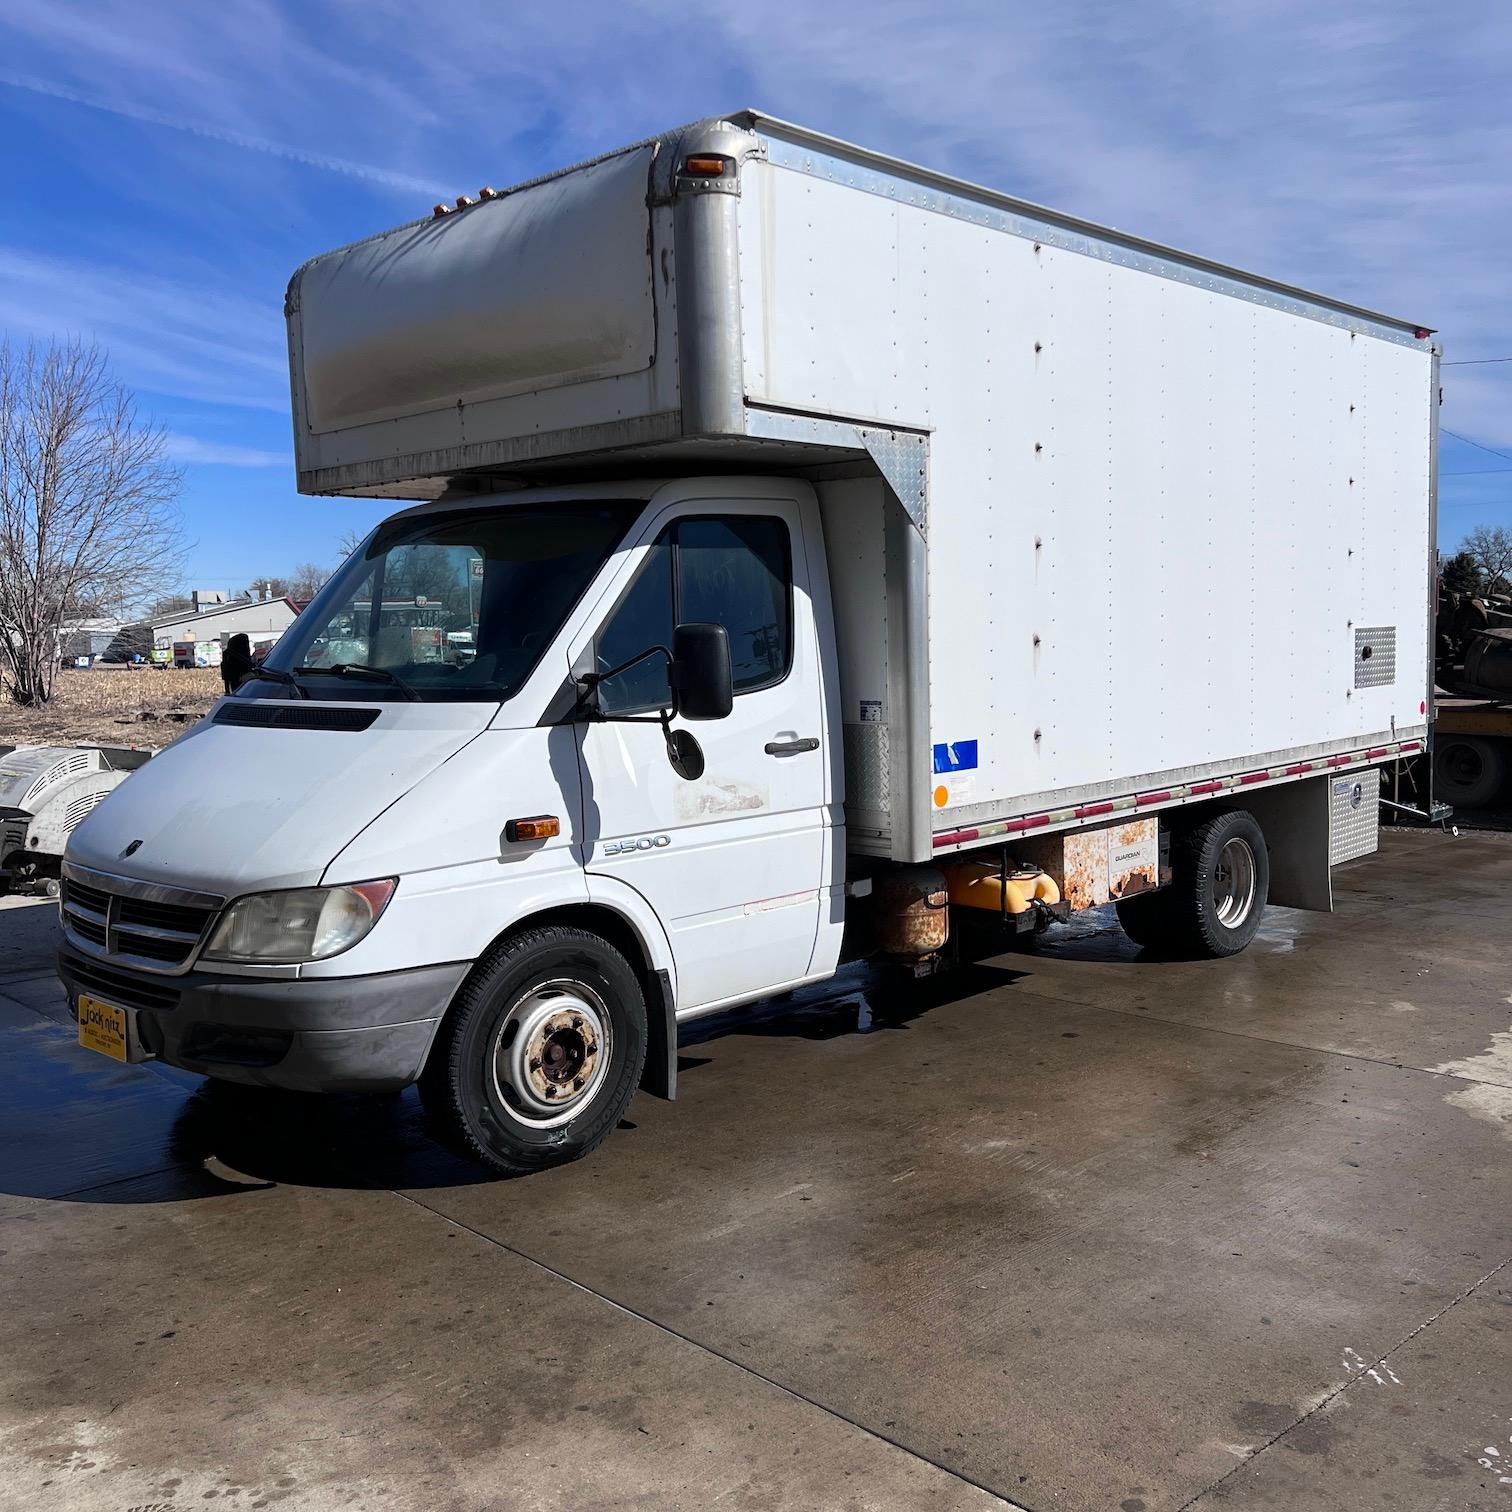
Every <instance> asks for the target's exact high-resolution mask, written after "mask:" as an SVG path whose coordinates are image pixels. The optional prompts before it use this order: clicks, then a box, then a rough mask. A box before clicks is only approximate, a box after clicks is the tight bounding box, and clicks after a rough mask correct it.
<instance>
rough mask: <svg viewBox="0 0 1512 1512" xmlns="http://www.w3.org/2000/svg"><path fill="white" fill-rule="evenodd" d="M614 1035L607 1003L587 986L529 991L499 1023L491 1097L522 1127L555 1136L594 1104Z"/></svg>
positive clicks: (556, 984) (554, 985)
mask: <svg viewBox="0 0 1512 1512" xmlns="http://www.w3.org/2000/svg"><path fill="white" fill-rule="evenodd" d="M613 1051H614V1031H613V1029H612V1027H611V1024H610V1019H609V1010H608V1009H607V1008H606V1007H605V1006H604V1000H603V999H602V998H601V997H600V996H599V995H598V993H596V992H595V991H594V990H593V989H592V988H591V987H589V986H587V985H586V984H585V983H583V982H577V981H572V980H570V979H566V978H564V979H561V980H558V981H551V982H542V983H540V984H539V985H538V986H535V987H532V988H531V989H530V990H529V991H528V992H527V993H525V994H524V996H523V997H521V998H519V999H518V1001H516V1002H515V1004H514V1005H513V1006H512V1007H511V1008H510V1010H509V1011H508V1012H507V1013H506V1014H505V1015H504V1017H503V1019H502V1020H501V1021H500V1023H499V1029H498V1033H497V1034H496V1035H495V1036H494V1041H493V1053H492V1055H491V1057H490V1060H491V1062H492V1071H493V1079H494V1091H495V1092H496V1093H497V1094H498V1098H499V1101H500V1102H501V1103H503V1104H504V1106H505V1107H506V1108H508V1109H509V1112H510V1114H511V1115H512V1116H513V1117H515V1118H517V1119H518V1120H519V1121H520V1122H521V1123H523V1124H528V1125H530V1127H532V1128H535V1129H554V1128H557V1127H558V1126H560V1125H561V1124H564V1123H567V1122H569V1121H570V1120H571V1119H573V1118H575V1117H576V1116H577V1114H579V1113H581V1112H582V1110H583V1109H584V1107H586V1106H587V1104H588V1103H589V1102H591V1101H592V1100H593V1097H594V1094H595V1093H596V1092H597V1091H598V1090H599V1088H600V1087H602V1086H603V1084H604V1080H605V1078H606V1077H607V1076H608V1075H609V1062H610V1060H611V1058H612V1056H613Z"/></svg>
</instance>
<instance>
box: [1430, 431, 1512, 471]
mask: <svg viewBox="0 0 1512 1512" xmlns="http://www.w3.org/2000/svg"><path fill="white" fill-rule="evenodd" d="M1440 429H1441V430H1442V431H1443V433H1444V434H1445V435H1446V436H1453V437H1454V439H1455V440H1456V441H1463V442H1464V443H1465V445H1466V446H1473V447H1475V449H1476V450H1477V451H1483V452H1490V453H1491V455H1492V456H1493V457H1502V458H1504V459H1505V460H1506V461H1508V462H1512V452H1504V451H1497V449H1496V448H1495V447H1494V446H1484V445H1482V443H1481V442H1479V441H1472V440H1471V439H1470V438H1469V436H1462V435H1460V433H1459V432H1458V431H1452V430H1450V429H1449V428H1448V426H1441V427H1440Z"/></svg>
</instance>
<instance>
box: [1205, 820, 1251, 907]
mask: <svg viewBox="0 0 1512 1512" xmlns="http://www.w3.org/2000/svg"><path fill="white" fill-rule="evenodd" d="M1213 900H1214V902H1215V904H1216V905H1217V910H1218V922H1219V923H1220V924H1222V925H1223V926H1224V927H1225V928H1226V929H1234V928H1237V927H1238V926H1239V925H1240V924H1242V923H1243V922H1244V921H1245V919H1246V918H1248V917H1249V911H1250V908H1251V906H1252V905H1253V904H1254V901H1255V853H1254V851H1253V850H1251V849H1250V843H1249V841H1248V840H1241V839H1240V838H1239V836H1237V835H1235V836H1234V838H1233V839H1231V840H1225V841H1224V842H1223V848H1222V849H1221V850H1220V851H1219V852H1218V867H1217V870H1216V871H1215V872H1214V873H1213Z"/></svg>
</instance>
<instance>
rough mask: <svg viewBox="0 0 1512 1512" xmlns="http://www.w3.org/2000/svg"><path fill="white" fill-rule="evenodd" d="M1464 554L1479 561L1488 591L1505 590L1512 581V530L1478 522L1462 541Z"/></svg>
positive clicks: (1476, 562)
mask: <svg viewBox="0 0 1512 1512" xmlns="http://www.w3.org/2000/svg"><path fill="white" fill-rule="evenodd" d="M1460 552H1461V554H1463V555H1465V556H1468V557H1470V558H1471V560H1472V561H1473V562H1474V563H1475V565H1476V567H1477V568H1478V569H1479V571H1480V574H1481V579H1482V582H1483V583H1484V585H1485V591H1486V592H1487V593H1505V592H1507V588H1508V584H1509V583H1512V530H1508V529H1507V528H1506V526H1504V525H1477V526H1476V527H1475V529H1474V530H1472V531H1471V532H1470V533H1469V534H1468V535H1467V536H1466V537H1465V539H1464V540H1463V541H1461V542H1460Z"/></svg>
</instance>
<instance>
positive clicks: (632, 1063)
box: [420, 925, 646, 1176]
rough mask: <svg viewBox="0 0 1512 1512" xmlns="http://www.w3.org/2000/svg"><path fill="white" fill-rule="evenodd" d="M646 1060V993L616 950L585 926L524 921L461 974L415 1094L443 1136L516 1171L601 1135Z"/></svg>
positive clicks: (566, 1154)
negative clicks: (529, 926) (521, 927)
mask: <svg viewBox="0 0 1512 1512" xmlns="http://www.w3.org/2000/svg"><path fill="white" fill-rule="evenodd" d="M645 1060H646V1003H645V996H644V994H643V992H642V991H641V985H640V982H639V980H638V978H637V977H636V974H635V972H634V971H633V970H631V967H630V963H629V962H628V961H626V960H625V958H624V956H622V955H621V954H620V953H619V952H618V951H617V950H615V949H614V948H613V947H612V946H611V945H609V944H607V943H606V942H605V941H603V940H601V939H600V938H599V937H598V936H597V935H593V934H590V933H588V931H586V930H583V929H574V928H569V927H565V926H559V925H554V926H550V927H545V928H540V929H529V930H524V931H522V932H521V933H519V934H517V935H512V936H510V937H509V938H507V939H505V940H504V941H502V942H501V943H500V944H499V945H497V946H495V947H494V949H493V950H492V951H491V952H490V953H489V955H487V956H486V957H484V959H483V960H482V961H480V962H479V964H478V966H477V967H476V969H475V970H474V971H473V973H472V975H471V976H470V977H469V978H468V979H467V981H466V982H465V983H464V984H463V986H462V989H461V991H460V992H459V993H458V994H457V998H456V1001H455V1002H454V1003H453V1004H452V1007H451V1009H450V1010H449V1012H448V1013H447V1016H446V1018H445V1019H444V1020H443V1022H442V1025H441V1028H440V1030H439V1031H438V1033H437V1036H436V1041H435V1043H434V1044H433V1045H432V1046H431V1052H430V1056H429V1058H428V1059H427V1061H426V1064H425V1070H424V1072H423V1073H422V1074H421V1077H420V1098H421V1101H422V1102H423V1103H424V1105H425V1109H426V1112H427V1114H429V1115H430V1117H431V1118H432V1119H433V1120H435V1121H436V1122H437V1123H438V1124H439V1125H440V1128H441V1130H442V1132H443V1134H445V1135H447V1136H448V1137H449V1139H450V1141H451V1142H452V1143H454V1144H457V1145H458V1146H460V1147H461V1148H462V1149H463V1150H464V1151H466V1152H467V1153H468V1154H470V1155H472V1156H473V1157H474V1158H476V1159H477V1160H480V1161H481V1162H482V1163H483V1164H484V1165H486V1166H488V1167H490V1168H491V1169H492V1170H494V1171H497V1172H499V1173H500V1174H501V1175H506V1176H520V1175H526V1174H528V1173H530V1172H533V1171H543V1170H546V1169H548V1168H549V1167H551V1166H557V1165H565V1164H566V1163H567V1162H568V1161H572V1160H578V1159H580V1158H581V1157H582V1156H584V1155H586V1154H588V1152H589V1151H590V1150H593V1149H595V1148H596V1147H597V1146H598V1145H600V1144H601V1143H602V1142H603V1141H604V1140H605V1139H606V1138H607V1137H608V1136H609V1133H610V1131H611V1130H612V1129H613V1128H614V1127H615V1125H616V1124H617V1123H618V1122H619V1120H620V1118H621V1116H622V1115H623V1114H624V1111H625V1109H626V1108H627V1107H628V1106H629V1104H630V1099H631V1098H632V1097H633V1096H634V1095H635V1089H636V1087H637V1086H638V1085H639V1084H640V1078H641V1070H642V1067H643V1066H644V1064H645Z"/></svg>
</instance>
